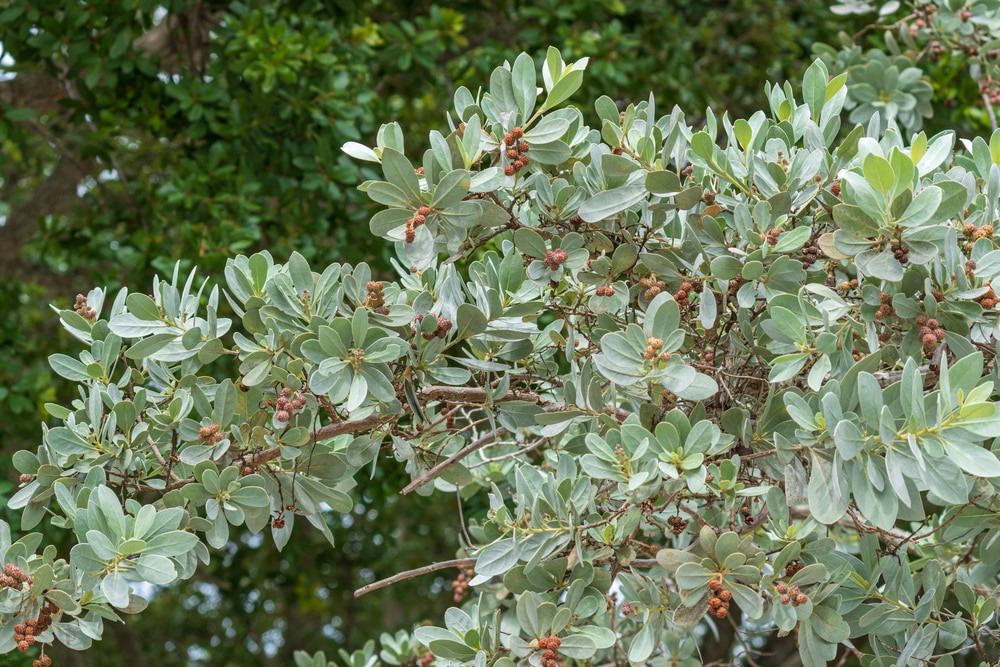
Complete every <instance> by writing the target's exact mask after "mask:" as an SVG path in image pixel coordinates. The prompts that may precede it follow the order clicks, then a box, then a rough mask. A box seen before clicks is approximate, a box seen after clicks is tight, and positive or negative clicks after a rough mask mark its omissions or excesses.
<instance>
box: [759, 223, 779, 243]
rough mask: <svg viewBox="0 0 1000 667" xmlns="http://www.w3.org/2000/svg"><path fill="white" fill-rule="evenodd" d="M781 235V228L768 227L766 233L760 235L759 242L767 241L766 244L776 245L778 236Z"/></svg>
mask: <svg viewBox="0 0 1000 667" xmlns="http://www.w3.org/2000/svg"><path fill="white" fill-rule="evenodd" d="M780 236H781V229H779V228H778V227H775V228H774V229H769V230H768V231H767V233H766V234H761V235H760V242H761V243H767V244H768V245H778V237H780Z"/></svg>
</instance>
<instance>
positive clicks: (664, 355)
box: [642, 337, 670, 363]
mask: <svg viewBox="0 0 1000 667" xmlns="http://www.w3.org/2000/svg"><path fill="white" fill-rule="evenodd" d="M661 349H663V341H662V340H661V339H659V338H652V337H650V338H647V339H646V351H645V352H643V353H642V358H643V359H645V360H646V361H653V360H654V359H655V360H657V361H662V362H663V363H666V362H668V361H670V353H669V352H660V350H661Z"/></svg>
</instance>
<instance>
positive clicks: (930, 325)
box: [917, 314, 945, 357]
mask: <svg viewBox="0 0 1000 667" xmlns="http://www.w3.org/2000/svg"><path fill="white" fill-rule="evenodd" d="M917 326H918V327H920V342H921V343H923V345H924V354H926V355H927V356H928V357H929V356H931V355H932V354H934V351H935V350H936V349H937V346H938V343H940V342H941V341H943V340H944V335H945V331H944V328H943V327H942V326H941V323H940V322H938V321H937V320H936V319H934V318H933V317H927V316H926V315H923V314H921V315H917Z"/></svg>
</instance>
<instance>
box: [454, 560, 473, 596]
mask: <svg viewBox="0 0 1000 667" xmlns="http://www.w3.org/2000/svg"><path fill="white" fill-rule="evenodd" d="M473 574H474V573H473V571H472V568H471V567H467V568H464V569H461V570H459V571H458V576H457V577H455V579H454V581H452V582H451V590H452V591H453V592H454V595H453V596H452V599H453V600H455V604H458V603H460V602H461V601H462V600H464V599H465V596H466V595H468V594H469V580H470V579H472V575H473Z"/></svg>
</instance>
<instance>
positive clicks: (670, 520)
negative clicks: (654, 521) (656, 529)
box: [667, 515, 688, 535]
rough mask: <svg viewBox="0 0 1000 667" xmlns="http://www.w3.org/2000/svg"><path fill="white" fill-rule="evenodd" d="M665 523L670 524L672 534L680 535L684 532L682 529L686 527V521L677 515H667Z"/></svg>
mask: <svg viewBox="0 0 1000 667" xmlns="http://www.w3.org/2000/svg"><path fill="white" fill-rule="evenodd" d="M667 525H668V526H670V532H672V533H673V534H674V535H680V534H681V533H683V532H684V529H685V528H687V527H688V522H687V521H685V520H684V519H682V518H680V517H679V516H676V515H674V516H670V517H667Z"/></svg>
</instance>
